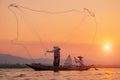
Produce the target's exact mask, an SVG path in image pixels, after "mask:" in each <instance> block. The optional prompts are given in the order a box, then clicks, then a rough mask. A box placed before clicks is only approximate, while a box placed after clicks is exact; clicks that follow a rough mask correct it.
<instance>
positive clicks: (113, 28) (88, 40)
mask: <svg viewBox="0 0 120 80" xmlns="http://www.w3.org/2000/svg"><path fill="white" fill-rule="evenodd" d="M12 3H16V4H17V5H21V6H24V7H28V8H31V9H35V10H46V11H51V12H60V11H66V10H72V9H76V10H80V11H83V8H87V9H89V10H90V11H91V13H94V14H95V17H93V16H90V14H89V13H87V12H85V14H84V13H83V12H81V13H80V12H79V13H78V12H75V11H73V12H68V13H63V14H46V13H40V12H34V11H30V10H27V9H23V8H15V7H10V9H11V10H12V11H14V12H15V13H16V15H17V18H18V24H19V30H18V34H19V36H18V40H15V39H16V37H17V26H16V18H15V16H14V14H13V13H12V12H11V11H10V10H9V9H8V6H9V5H10V4H12ZM0 10H1V11H0V12H1V13H0V53H4V54H11V55H16V56H21V57H27V58H30V57H29V54H30V55H31V56H32V57H33V58H42V57H44V58H49V57H50V58H52V56H53V55H52V54H48V55H47V56H44V53H45V51H46V50H47V49H52V47H53V46H54V45H57V46H60V47H61V58H66V56H67V55H68V54H71V56H72V57H74V56H78V55H81V56H83V57H84V58H85V59H86V60H91V61H94V62H96V63H97V64H119V65H120V62H119V56H120V50H119V48H120V31H119V30H120V22H119V21H120V1H119V0H0ZM95 19H96V21H95ZM96 24H97V26H96ZM96 28H97V33H96V37H95V32H96ZM93 38H95V39H94V40H93ZM11 40H14V43H11ZM21 44H24V46H25V47H26V48H27V49H25V48H24V47H23V46H21ZM27 50H28V51H29V54H28V53H27Z"/></svg>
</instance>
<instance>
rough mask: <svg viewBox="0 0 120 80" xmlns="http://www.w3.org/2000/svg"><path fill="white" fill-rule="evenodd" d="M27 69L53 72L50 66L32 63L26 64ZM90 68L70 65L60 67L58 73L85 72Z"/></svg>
mask: <svg viewBox="0 0 120 80" xmlns="http://www.w3.org/2000/svg"><path fill="white" fill-rule="evenodd" d="M26 65H27V66H28V67H30V68H32V69H34V70H35V71H49V70H54V67H53V66H51V65H43V64H40V63H33V64H26ZM91 67H92V66H84V67H81V66H75V65H72V66H71V67H67V66H60V67H59V70H60V71H71V70H77V71H85V70H89V69H90V68H91Z"/></svg>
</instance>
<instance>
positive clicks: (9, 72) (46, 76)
mask: <svg viewBox="0 0 120 80" xmlns="http://www.w3.org/2000/svg"><path fill="white" fill-rule="evenodd" d="M0 80H120V68H99V70H98V71H95V70H94V69H90V70H89V71H60V72H53V71H34V70H32V69H29V68H26V69H0Z"/></svg>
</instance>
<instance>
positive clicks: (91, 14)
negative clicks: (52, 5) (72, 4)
mask: <svg viewBox="0 0 120 80" xmlns="http://www.w3.org/2000/svg"><path fill="white" fill-rule="evenodd" d="M9 7H15V8H17V9H19V10H20V8H23V9H27V10H30V11H34V12H40V13H46V14H51V15H54V14H65V13H70V12H78V13H85V12H86V13H88V14H89V16H91V17H93V18H94V21H95V27H96V30H95V34H94V36H93V38H92V41H91V44H93V42H94V40H95V38H96V35H97V22H96V16H95V14H94V13H92V12H91V11H90V10H89V9H87V8H83V10H82V11H80V10H78V9H70V10H65V11H57V12H56V11H55V12H54V11H48V10H36V9H31V8H28V7H24V6H21V5H17V4H15V3H13V4H10V5H9ZM12 12H13V11H12ZM14 15H15V16H16V14H15V13H14ZM16 19H17V16H16ZM83 20H84V17H83ZM83 20H81V21H80V23H79V24H78V25H80V24H81V23H82V21H83ZM17 26H18V21H17ZM76 29H77V28H76ZM73 30H74V29H73ZM73 30H72V31H71V32H73ZM17 35H19V33H17ZM38 37H39V39H40V35H38ZM17 39H18V37H17ZM40 41H41V39H40ZM66 41H68V40H66ZM90 48H91V46H90V47H89V48H88V49H90ZM87 51H88V50H87ZM87 53H88V52H87ZM85 55H86V54H85Z"/></svg>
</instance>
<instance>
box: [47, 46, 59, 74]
mask: <svg viewBox="0 0 120 80" xmlns="http://www.w3.org/2000/svg"><path fill="white" fill-rule="evenodd" d="M53 48H54V49H53V50H47V51H46V52H48V53H53V52H54V61H53V66H54V71H55V72H57V71H59V64H60V48H59V47H58V46H54V47H53Z"/></svg>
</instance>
